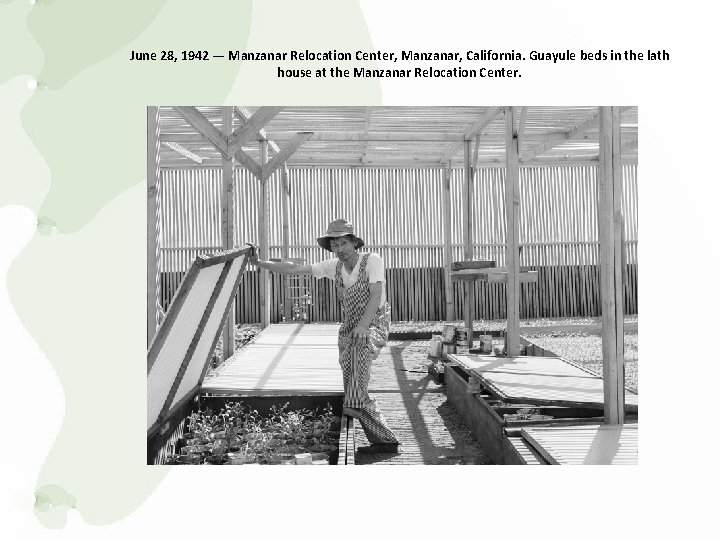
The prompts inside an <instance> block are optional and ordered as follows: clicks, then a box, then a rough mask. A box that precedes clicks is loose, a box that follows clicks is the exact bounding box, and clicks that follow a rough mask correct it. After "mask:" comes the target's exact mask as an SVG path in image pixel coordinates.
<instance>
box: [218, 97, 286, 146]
mask: <svg viewBox="0 0 720 540" xmlns="http://www.w3.org/2000/svg"><path fill="white" fill-rule="evenodd" d="M282 110H283V107H260V108H259V109H258V110H257V111H255V113H254V114H253V115H252V116H251V117H250V118H248V119H247V120H246V121H245V123H244V124H242V125H241V126H240V127H239V128H237V129H236V130H235V131H234V132H233V134H232V135H231V136H230V138H229V140H228V151H229V153H230V154H231V155H232V154H234V153H235V152H237V151H238V150H239V149H240V147H241V146H242V145H243V143H245V142H247V140H248V138H255V139H260V140H266V138H265V137H258V132H259V131H260V130H261V129H262V128H264V127H265V125H266V124H267V123H268V122H269V121H270V120H272V119H273V118H274V117H275V116H276V115H277V114H278V113H279V112H280V111H282Z"/></svg>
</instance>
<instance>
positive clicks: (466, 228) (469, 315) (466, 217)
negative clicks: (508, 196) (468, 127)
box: [463, 139, 475, 343]
mask: <svg viewBox="0 0 720 540" xmlns="http://www.w3.org/2000/svg"><path fill="white" fill-rule="evenodd" d="M470 143H471V141H470V139H465V141H464V144H463V149H464V152H463V155H464V158H465V167H464V173H465V177H464V180H465V181H464V182H463V210H464V212H463V254H464V257H465V260H466V261H469V260H470V259H472V258H473V238H472V223H473V216H472V193H473V189H472V186H473V170H472V165H471V164H470ZM464 290H465V327H466V328H469V329H470V331H469V335H468V341H469V342H470V343H472V341H473V331H472V327H473V319H474V318H475V282H467V283H465V287H464Z"/></svg>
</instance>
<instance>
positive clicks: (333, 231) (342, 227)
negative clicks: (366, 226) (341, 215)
mask: <svg viewBox="0 0 720 540" xmlns="http://www.w3.org/2000/svg"><path fill="white" fill-rule="evenodd" d="M347 235H351V236H354V237H355V238H357V246H355V248H356V249H358V248H361V247H363V246H364V245H365V242H363V239H362V238H360V237H358V236H357V235H356V234H355V233H354V232H353V224H352V223H350V222H349V221H348V220H347V219H336V220H335V221H331V222H330V225H328V228H327V232H326V233H325V236H321V237H320V238H318V239H317V241H318V244H320V247H321V248H323V249H326V250H328V251H332V249H330V240H331V239H332V238H340V237H341V236H347Z"/></svg>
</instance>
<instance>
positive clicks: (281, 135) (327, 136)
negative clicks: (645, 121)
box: [160, 130, 567, 152]
mask: <svg viewBox="0 0 720 540" xmlns="http://www.w3.org/2000/svg"><path fill="white" fill-rule="evenodd" d="M296 134H297V130H295V131H268V132H266V131H265V130H260V131H259V132H258V133H257V135H254V136H248V137H246V138H245V139H244V140H243V141H242V142H243V144H251V143H253V142H255V141H257V140H265V139H266V140H267V141H268V144H269V146H270V148H272V149H273V151H274V152H279V151H280V149H279V148H278V145H277V143H280V142H282V141H289V140H290V139H292V138H293V137H294V136H295V135H296ZM523 139H524V140H525V141H535V142H538V143H541V142H545V141H548V140H556V141H565V140H567V137H566V135H565V134H564V133H548V134H542V133H527V134H526V135H525V137H524V138H523ZM160 140H161V141H162V142H176V143H178V144H188V143H202V142H205V141H206V140H207V139H206V138H205V137H203V136H202V135H198V134H196V133H162V134H161V135H160ZM464 140H465V134H464V133H435V132H404V131H369V132H367V133H366V132H365V131H315V132H314V135H313V141H317V142H400V143H402V142H406V143H412V142H420V143H456V144H457V149H456V151H457V150H459V148H460V146H461V145H462V142H463V141H464ZM273 141H274V142H273ZM483 141H484V142H485V143H488V142H494V143H504V142H505V137H504V135H483Z"/></svg>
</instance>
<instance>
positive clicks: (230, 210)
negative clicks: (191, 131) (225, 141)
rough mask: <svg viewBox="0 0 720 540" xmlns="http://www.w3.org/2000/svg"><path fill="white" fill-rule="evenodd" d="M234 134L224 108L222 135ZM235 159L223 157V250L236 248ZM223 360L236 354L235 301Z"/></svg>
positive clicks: (227, 325) (227, 109)
mask: <svg viewBox="0 0 720 540" xmlns="http://www.w3.org/2000/svg"><path fill="white" fill-rule="evenodd" d="M232 132H233V108H232V107H223V108H222V133H223V135H224V136H225V137H229V136H230V135H232ZM234 161H235V160H234V159H233V157H232V156H230V157H229V158H225V157H223V160H222V180H223V184H222V185H223V191H222V196H221V197H222V214H221V216H222V218H221V219H222V221H221V228H220V235H221V237H222V247H223V249H232V248H233V247H235V181H234V179H233V170H234V168H235V167H234ZM222 336H223V359H227V358H230V357H231V356H232V355H233V354H234V353H235V300H234V299H233V301H232V305H231V306H230V311H229V313H228V317H227V321H226V322H225V328H224V329H223V333H222Z"/></svg>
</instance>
